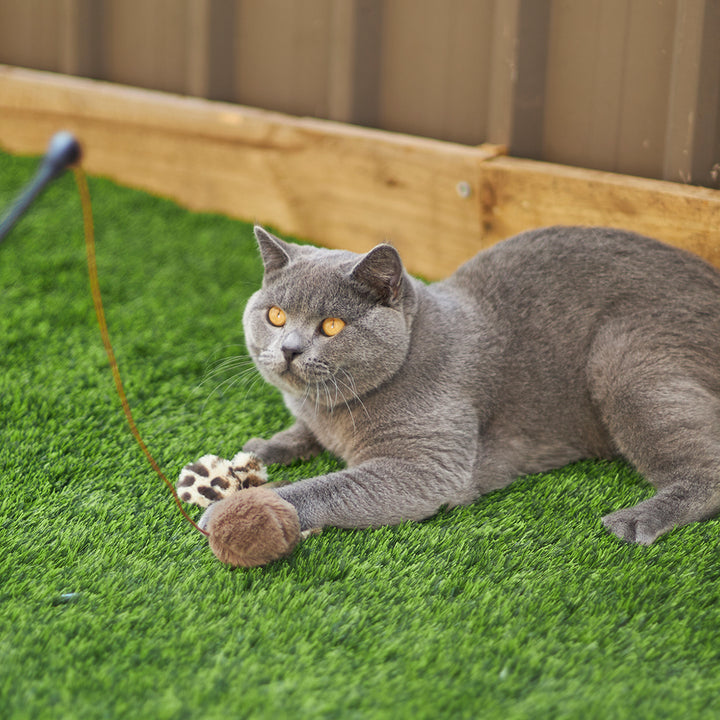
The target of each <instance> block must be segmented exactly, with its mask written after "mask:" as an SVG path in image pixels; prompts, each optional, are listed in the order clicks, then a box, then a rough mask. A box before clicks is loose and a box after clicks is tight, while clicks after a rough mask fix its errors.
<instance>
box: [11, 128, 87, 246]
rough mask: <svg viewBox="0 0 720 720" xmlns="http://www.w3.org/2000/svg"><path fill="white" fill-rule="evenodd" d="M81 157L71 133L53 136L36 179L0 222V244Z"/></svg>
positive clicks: (63, 132)
mask: <svg viewBox="0 0 720 720" xmlns="http://www.w3.org/2000/svg"><path fill="white" fill-rule="evenodd" d="M81 155H82V150H81V148H80V143H79V142H78V141H77V140H76V139H75V137H74V136H73V135H72V134H71V133H69V132H65V131H62V132H59V133H56V134H55V135H53V136H52V138H51V140H50V144H49V145H48V149H47V152H46V153H45V157H44V158H43V160H42V163H41V164H40V167H39V168H38V171H37V172H36V173H35V177H34V178H33V179H32V180H31V181H30V182H29V183H28V185H27V187H26V188H25V189H24V190H23V191H22V193H20V196H19V197H18V198H17V199H16V200H15V202H14V203H13V204H12V205H11V206H10V209H9V211H8V212H7V214H6V215H5V217H4V218H3V219H2V222H0V242H2V241H3V240H4V239H5V236H6V235H7V234H8V233H9V232H10V230H11V229H12V227H13V225H15V223H16V222H17V221H18V220H19V219H20V217H21V216H22V214H23V213H24V212H25V211H26V210H27V209H28V208H29V207H30V205H32V203H33V201H34V200H35V198H37V196H38V195H40V193H41V192H42V191H43V190H44V189H45V187H46V186H47V185H48V183H50V182H51V181H52V180H54V179H55V178H56V177H59V176H60V175H62V173H63V171H64V170H65V168H66V167H67V166H68V165H72V164H73V163H76V162H78V161H79V160H80V157H81Z"/></svg>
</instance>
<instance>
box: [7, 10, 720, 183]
mask: <svg viewBox="0 0 720 720" xmlns="http://www.w3.org/2000/svg"><path fill="white" fill-rule="evenodd" d="M0 62H1V63H8V64H14V65H21V66H25V67H31V68H37V69H43V70H52V71H58V72H63V73H69V74H75V75H82V76H85V77H92V78H100V79H103V80H109V81H113V82H120V83H127V84H130V85H137V86H141V87H148V88H155V89H160V90H167V91H171V92H176V93H182V94H188V95H198V96H202V97H207V98H211V99H217V100H228V101H231V102H237V103H242V104H245V105H253V106H256V107H261V108H266V109H271V110H279V111H282V112H287V113H291V114H295V115H310V116H314V117H319V118H329V119H334V120H340V121H343V122H351V123H357V124H361V125H368V126H371V127H379V128H384V129H388V130H396V131H402V132H408V133H412V134H416V135H423V136H428V137H433V138H438V139H444V140H452V141H456V142H461V143H466V144H472V145H475V144H480V143H483V142H492V143H501V144H506V145H507V146H508V148H509V152H510V153H511V154H513V155H516V156H521V157H528V158H534V159H541V160H548V161H552V162H558V163H564V164H568V165H579V166H583V167H589V168H596V169H601V170H610V171H615V172H621V173H627V174H631V175H640V176H645V177H653V178H664V179H667V180H674V181H678V182H685V183H694V184H700V185H707V186H709V187H720V0H0Z"/></svg>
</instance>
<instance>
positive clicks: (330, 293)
mask: <svg viewBox="0 0 720 720" xmlns="http://www.w3.org/2000/svg"><path fill="white" fill-rule="evenodd" d="M361 257H362V256H361V255H358V254H356V253H352V252H348V251H343V250H327V249H322V248H313V247H308V248H307V249H305V248H303V252H302V253H298V254H297V255H296V256H295V257H294V258H293V259H292V260H291V262H289V263H288V264H287V265H286V266H285V267H283V268H282V269H281V270H278V271H276V272H273V273H271V274H270V275H266V277H265V278H264V280H263V285H262V289H261V292H262V293H263V295H265V296H266V299H267V300H268V301H271V302H273V303H276V304H278V305H281V306H282V307H284V308H286V309H288V310H290V309H297V310H300V311H305V312H319V313H321V314H322V313H323V312H328V311H329V310H330V309H332V308H338V309H339V308H343V309H346V310H347V311H349V310H350V309H351V308H356V306H357V304H358V302H361V298H360V297H359V295H358V293H357V291H356V290H355V288H354V286H353V283H352V282H351V280H350V272H351V271H352V269H353V267H355V265H356V264H357V262H358V261H359V260H360V258H361Z"/></svg>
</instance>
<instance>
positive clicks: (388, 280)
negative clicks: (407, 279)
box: [350, 244, 403, 305]
mask: <svg viewBox="0 0 720 720" xmlns="http://www.w3.org/2000/svg"><path fill="white" fill-rule="evenodd" d="M350 277H351V278H353V280H355V281H356V282H359V283H360V284H361V285H364V286H365V287H367V288H368V289H369V290H371V291H372V292H373V294H374V295H376V296H377V297H378V299H379V300H380V302H382V303H384V304H386V305H393V304H394V303H395V302H397V300H398V298H399V297H400V290H401V288H402V284H403V264H402V260H401V259H400V255H399V254H398V251H397V250H396V249H395V248H394V247H393V246H392V245H385V244H383V245H378V246H377V247H374V248H373V249H372V250H371V251H370V252H369V253H367V255H365V256H364V257H363V258H362V260H360V262H358V263H357V265H355V267H354V268H353V269H352V271H351V272H350Z"/></svg>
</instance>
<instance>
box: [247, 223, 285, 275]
mask: <svg viewBox="0 0 720 720" xmlns="http://www.w3.org/2000/svg"><path fill="white" fill-rule="evenodd" d="M254 232H255V239H256V240H257V244H258V247H259V248H260V255H261V256H262V261H263V265H264V266H265V272H266V273H267V272H272V271H273V270H280V269H281V268H284V267H285V266H286V265H287V264H288V263H289V262H290V254H291V252H292V251H291V247H292V246H291V245H290V244H289V243H286V242H285V241H284V240H281V239H280V238H279V237H275V235H273V234H272V233H269V232H268V231H267V230H265V228H263V227H260V225H256V226H255V228H254Z"/></svg>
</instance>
